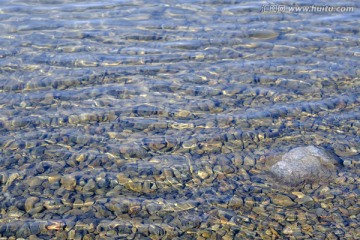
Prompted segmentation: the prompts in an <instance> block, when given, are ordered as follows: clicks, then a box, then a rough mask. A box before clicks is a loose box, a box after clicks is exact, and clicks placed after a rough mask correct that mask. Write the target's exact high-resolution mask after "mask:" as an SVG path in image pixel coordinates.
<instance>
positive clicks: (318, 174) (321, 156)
mask: <svg viewBox="0 0 360 240" xmlns="http://www.w3.org/2000/svg"><path fill="white" fill-rule="evenodd" d="M338 163H339V161H338V159H336V158H335V157H333V156H331V155H330V154H328V153H327V152H326V151H325V150H323V149H320V148H317V147H315V146H307V147H297V148H294V149H292V150H290V151H289V152H287V153H285V154H284V155H283V156H282V158H281V160H280V161H278V162H277V163H275V164H274V165H273V166H272V167H271V169H270V171H271V173H272V174H273V175H274V176H275V178H276V179H277V180H279V181H280V182H282V183H284V184H287V185H291V186H295V185H298V184H300V183H302V182H313V181H317V180H319V179H321V178H325V177H328V176H330V175H331V173H332V172H334V171H335V169H336V165H337V164H338Z"/></svg>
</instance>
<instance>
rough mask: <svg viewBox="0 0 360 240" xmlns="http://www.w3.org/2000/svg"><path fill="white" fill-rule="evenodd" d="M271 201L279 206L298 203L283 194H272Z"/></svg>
mask: <svg viewBox="0 0 360 240" xmlns="http://www.w3.org/2000/svg"><path fill="white" fill-rule="evenodd" d="M270 198H271V202H272V203H273V204H275V205H278V206H283V207H289V206H293V205H296V203H295V202H294V201H293V200H292V199H291V198H290V197H288V196H286V195H283V194H271V195H270Z"/></svg>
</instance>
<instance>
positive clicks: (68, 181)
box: [61, 175, 76, 190]
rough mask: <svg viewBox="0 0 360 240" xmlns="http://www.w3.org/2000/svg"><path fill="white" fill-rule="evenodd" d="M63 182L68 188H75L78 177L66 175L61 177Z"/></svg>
mask: <svg viewBox="0 0 360 240" xmlns="http://www.w3.org/2000/svg"><path fill="white" fill-rule="evenodd" d="M61 184H62V186H63V187H64V188H65V189H66V190H74V189H75V187H76V179H75V177H74V176H71V175H65V176H63V177H62V178H61Z"/></svg>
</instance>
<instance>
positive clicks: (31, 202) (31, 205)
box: [25, 197, 39, 212]
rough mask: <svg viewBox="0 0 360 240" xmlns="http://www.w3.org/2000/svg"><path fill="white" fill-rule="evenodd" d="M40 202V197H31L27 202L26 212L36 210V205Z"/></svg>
mask: <svg viewBox="0 0 360 240" xmlns="http://www.w3.org/2000/svg"><path fill="white" fill-rule="evenodd" d="M38 201H39V198H38V197H29V198H27V199H26V201H25V211H26V212H29V211H30V210H31V209H33V208H34V204H35V203H37V202H38Z"/></svg>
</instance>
